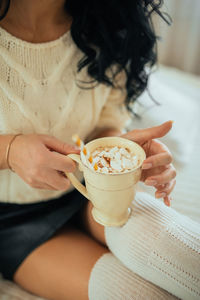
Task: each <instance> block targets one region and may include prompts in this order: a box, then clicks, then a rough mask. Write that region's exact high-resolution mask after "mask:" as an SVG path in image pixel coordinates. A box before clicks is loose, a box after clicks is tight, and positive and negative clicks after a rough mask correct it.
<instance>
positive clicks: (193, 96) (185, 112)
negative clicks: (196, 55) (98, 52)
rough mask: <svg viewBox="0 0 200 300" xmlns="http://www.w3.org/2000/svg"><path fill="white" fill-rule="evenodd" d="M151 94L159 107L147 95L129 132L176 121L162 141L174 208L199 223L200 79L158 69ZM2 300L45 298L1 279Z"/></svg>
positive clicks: (36, 299)
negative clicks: (172, 169)
mask: <svg viewBox="0 0 200 300" xmlns="http://www.w3.org/2000/svg"><path fill="white" fill-rule="evenodd" d="M149 91H150V93H151V94H152V96H153V97H154V98H155V100H156V101H158V102H159V103H160V104H159V105H155V104H154V103H153V102H152V101H151V100H150V97H149V95H148V93H147V92H145V93H144V94H143V95H142V96H141V97H140V98H139V100H138V103H137V105H135V111H136V112H137V113H138V114H139V115H140V116H141V118H135V119H134V120H133V122H131V124H129V129H133V128H145V127H151V126H154V125H158V124H161V123H162V122H164V121H167V120H174V124H173V129H172V130H171V131H170V133H169V134H168V135H167V136H166V137H164V138H162V139H161V140H162V141H163V142H165V144H166V145H167V146H168V147H169V148H170V150H171V152H172V154H173V157H174V164H175V166H176V169H177V184H176V187H175V189H174V191H173V193H172V196H173V201H172V207H173V208H174V209H176V210H177V211H179V212H180V213H182V214H184V215H186V216H188V217H190V218H192V219H193V220H195V221H197V222H200V181H199V170H200V158H199V153H200V137H199V132H200V117H199V116H200V77H198V76H193V75H191V74H187V73H184V72H181V71H179V70H177V69H174V68H169V67H165V66H159V67H158V68H157V70H156V71H155V72H154V73H153V74H152V75H151V77H150V81H149ZM139 189H140V190H143V191H147V192H148V193H150V194H152V195H154V190H153V188H151V187H145V186H144V185H143V184H140V185H139ZM156 201H161V200H156ZM0 299H1V300H42V299H43V298H40V297H36V296H34V295H32V294H30V293H27V292H26V291H24V290H23V289H21V288H20V287H18V286H17V285H15V284H14V283H12V282H10V281H7V280H3V279H2V278H0Z"/></svg>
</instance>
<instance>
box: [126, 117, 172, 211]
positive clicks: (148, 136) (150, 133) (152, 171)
mask: <svg viewBox="0 0 200 300" xmlns="http://www.w3.org/2000/svg"><path fill="white" fill-rule="evenodd" d="M172 123H173V121H168V122H165V123H163V124H162V125H160V126H156V127H152V128H147V129H134V130H132V131H129V132H127V133H126V134H123V135H121V137H123V138H126V139H129V140H132V141H134V142H136V143H137V144H139V145H140V146H141V147H142V148H143V149H144V151H145V153H146V159H145V160H144V162H143V165H142V176H141V181H144V183H145V184H146V185H150V186H154V187H155V188H156V189H157V191H156V192H155V197H156V198H163V199H164V202H165V204H166V205H167V206H170V200H171V197H170V196H169V194H170V193H171V192H172V190H173V188H174V186H175V183H176V180H175V177H176V170H175V168H174V166H173V164H172V155H171V153H170V151H169V149H168V148H167V147H166V146H165V145H164V144H163V143H161V142H160V141H158V140H156V139H157V138H160V137H163V136H165V135H166V134H167V133H168V132H169V131H170V129H171V128H172Z"/></svg>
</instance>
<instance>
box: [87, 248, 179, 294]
mask: <svg viewBox="0 0 200 300" xmlns="http://www.w3.org/2000/svg"><path fill="white" fill-rule="evenodd" d="M88 295H89V300H147V299H148V300H175V299H178V298H176V297H175V296H173V295H171V294H169V293H168V292H166V291H165V290H163V289H161V288H159V287H158V286H155V285H154V284H152V283H151V282H148V281H146V280H144V279H143V278H141V277H140V276H138V275H137V274H135V273H133V272H132V271H130V270H129V269H128V268H126V267H125V266H124V265H123V264H122V263H121V262H120V261H119V260H118V259H117V258H116V257H115V256H114V255H113V254H112V253H106V254H104V255H102V256H101V257H100V258H99V259H98V260H97V262H96V263H95V265H94V267H93V269H92V272H91V275H90V279H89V285H88Z"/></svg>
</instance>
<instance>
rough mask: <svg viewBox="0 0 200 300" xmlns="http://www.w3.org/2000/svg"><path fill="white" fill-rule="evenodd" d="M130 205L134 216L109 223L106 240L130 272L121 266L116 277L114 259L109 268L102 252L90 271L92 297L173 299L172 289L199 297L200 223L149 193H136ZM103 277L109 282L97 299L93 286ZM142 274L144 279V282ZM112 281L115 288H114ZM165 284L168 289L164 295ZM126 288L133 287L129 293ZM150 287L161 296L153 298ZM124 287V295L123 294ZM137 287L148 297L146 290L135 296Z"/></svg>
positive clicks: (93, 299) (183, 296)
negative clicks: (120, 222)
mask: <svg viewBox="0 0 200 300" xmlns="http://www.w3.org/2000/svg"><path fill="white" fill-rule="evenodd" d="M131 208H132V212H131V216H130V218H129V220H128V221H127V223H126V224H125V225H123V226H121V227H105V237H106V242H107V245H108V247H109V249H110V251H111V252H112V254H110V255H114V256H115V258H117V259H118V261H119V262H120V263H121V264H122V265H123V266H124V267H125V268H126V270H127V269H128V270H129V271H131V273H129V274H126V272H124V275H123V276H121V272H120V271H119V272H118V273H119V276H118V280H117V275H116V273H117V271H116V267H115V266H114V263H113V267H112V263H110V267H109V266H108V265H109V264H108V263H107V264H106V263H105V261H104V260H105V257H106V256H105V255H104V256H103V257H101V258H100V259H99V261H97V263H96V264H95V266H94V268H93V271H92V273H91V278H90V284H89V296H90V295H92V296H90V300H105V299H108V300H110V299H115V300H121V299H123V300H133V299H138V300H139V299H175V297H174V298H170V297H172V296H169V295H170V294H173V295H175V296H177V297H179V298H181V299H185V300H193V299H194V300H197V299H198V300H199V299H200V225H199V224H198V223H196V222H194V221H192V220H191V219H189V218H188V217H186V216H183V215H181V214H179V213H177V212H176V211H175V210H173V209H172V208H169V207H167V206H165V205H164V204H163V203H162V202H160V201H158V200H156V199H154V198H153V197H151V196H149V195H148V194H146V193H137V195H136V197H135V200H134V201H133V203H132V207H131ZM109 268H110V269H109ZM112 268H113V272H111V271H110V273H109V271H108V270H112ZM121 268H122V267H121ZM118 269H120V267H118ZM99 270H100V271H99ZM101 272H102V273H101ZM104 273H105V276H104V275H103V274H104ZM95 274H96V275H95ZM100 274H101V275H100ZM107 274H109V276H108V275H107ZM130 274H132V275H130ZM101 276H102V281H104V279H105V282H104V292H103V294H102V295H101V297H100V298H99V297H98V296H97V294H96V293H95V290H97V286H96V284H97V282H98V281H99V278H100V277H101ZM131 276H132V277H131ZM112 277H113V278H115V280H114V279H113V278H112ZM122 277H123V278H127V279H126V280H125V279H124V282H125V283H126V284H125V287H124V289H122V284H121V281H122ZM95 278H96V279H95ZM109 278H110V279H109ZM130 278H131V279H130ZM138 278H143V279H142V280H143V281H142V283H141V280H139V279H138ZM113 280H114V281H115V284H113ZM100 281H101V280H100ZM136 282H137V283H138V284H136ZM150 282H151V283H150ZM149 284H151V285H150V288H149ZM110 286H111V288H110ZM114 286H115V289H116V291H117V292H116V291H115V292H114V291H113V292H112V290H113V288H114ZM130 286H132V289H131V287H130ZM145 286H146V287H145ZM133 287H134V288H133ZM136 287H137V288H136ZM159 287H160V288H159ZM161 288H162V289H164V290H166V291H168V292H169V293H170V294H165V296H163V290H162V289H161ZM102 290H103V289H102ZM126 290H127V291H129V292H127V295H126ZM145 290H147V293H146V292H145ZM152 290H154V292H155V291H156V294H157V295H159V293H160V295H159V296H158V297H157V298H156V297H155V295H154V296H153V297H152V295H151V292H152ZM122 291H123V294H124V297H120V294H122ZM139 291H140V292H141V291H143V292H144V293H145V295H146V296H145V297H146V298H145V297H144V295H143V294H140V295H139V296H138V297H136V295H137V293H139ZM112 293H114V294H115V296H114V297H113V296H112V297H111V295H112ZM108 294H109V296H107V295H108ZM95 295H96V296H95ZM117 295H118V296H117ZM167 295H168V296H167ZM159 297H160V298H159ZM166 297H168V298H166Z"/></svg>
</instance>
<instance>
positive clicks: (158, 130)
mask: <svg viewBox="0 0 200 300" xmlns="http://www.w3.org/2000/svg"><path fill="white" fill-rule="evenodd" d="M173 122H174V121H167V122H165V123H163V124H161V125H159V126H154V127H151V128H146V129H134V130H132V131H129V132H127V133H126V134H123V135H122V137H124V138H126V139H129V140H132V141H134V142H136V143H138V144H142V143H145V142H146V141H148V140H152V139H156V138H160V137H163V136H165V135H166V134H167V133H168V132H169V131H170V129H171V128H172V124H173Z"/></svg>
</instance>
